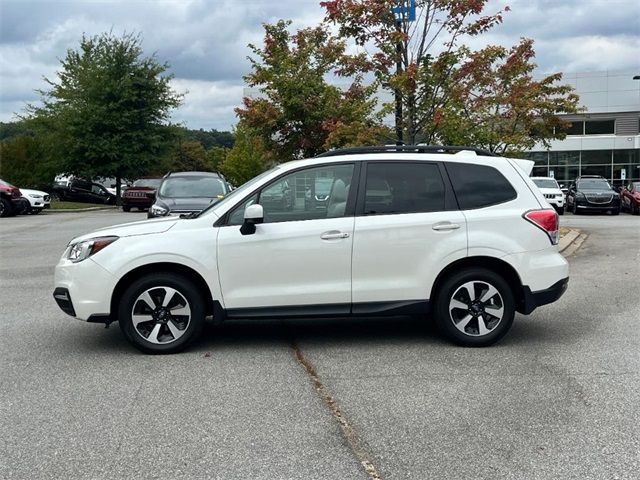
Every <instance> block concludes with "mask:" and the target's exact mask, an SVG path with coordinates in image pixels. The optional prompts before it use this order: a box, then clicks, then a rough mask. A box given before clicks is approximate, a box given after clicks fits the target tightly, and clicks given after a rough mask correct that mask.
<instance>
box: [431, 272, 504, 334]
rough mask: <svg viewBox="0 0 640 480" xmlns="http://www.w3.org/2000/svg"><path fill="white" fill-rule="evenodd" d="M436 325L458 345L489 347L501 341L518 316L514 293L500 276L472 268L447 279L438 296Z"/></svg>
mask: <svg viewBox="0 0 640 480" xmlns="http://www.w3.org/2000/svg"><path fill="white" fill-rule="evenodd" d="M435 300H436V303H435V321H436V324H437V325H438V328H439V329H440V331H441V332H442V333H443V334H445V335H446V336H447V337H448V338H449V339H451V340H452V341H453V342H455V343H457V344H458V345H463V346H467V347H486V346H489V345H492V344H493V343H495V342H497V341H498V340H500V339H501V338H502V337H503V336H504V335H505V334H506V333H507V332H508V331H509V329H510V328H511V324H512V323H513V318H514V316H515V301H514V298H513V292H512V291H511V288H510V287H509V285H508V284H507V282H506V281H505V280H504V279H503V278H502V277H501V276H500V275H498V274H496V273H495V272H493V271H491V270H486V269H483V268H468V269H465V270H461V271H459V272H456V273H454V274H453V275H451V276H450V277H449V278H447V279H446V280H445V281H444V282H443V283H442V285H441V286H440V288H439V290H438V292H437V293H436V299H435Z"/></svg>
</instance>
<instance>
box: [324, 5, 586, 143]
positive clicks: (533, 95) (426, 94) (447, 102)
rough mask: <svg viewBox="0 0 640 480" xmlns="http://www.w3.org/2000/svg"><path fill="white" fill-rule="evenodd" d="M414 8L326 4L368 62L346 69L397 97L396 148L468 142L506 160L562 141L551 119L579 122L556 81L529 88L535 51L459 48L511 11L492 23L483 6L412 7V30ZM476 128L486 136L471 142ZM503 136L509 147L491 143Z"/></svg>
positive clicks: (571, 98)
mask: <svg viewBox="0 0 640 480" xmlns="http://www.w3.org/2000/svg"><path fill="white" fill-rule="evenodd" d="M409 3H410V2H409V1H408V0H327V1H323V2H321V5H322V6H323V7H324V8H325V10H326V19H325V20H326V21H327V22H329V23H330V24H334V25H337V26H338V28H339V34H340V36H341V37H342V38H345V39H347V38H348V39H351V40H352V41H353V42H354V43H355V45H356V46H357V47H359V48H360V49H361V50H362V51H363V52H364V54H365V59H363V58H362V56H360V57H357V58H358V62H357V63H349V61H350V60H351V59H350V58H345V59H344V60H345V62H346V64H345V68H348V69H351V70H353V71H359V72H361V73H373V74H374V76H375V79H376V81H377V82H378V84H379V85H380V86H381V88H383V89H385V90H388V91H390V92H393V93H394V94H395V96H396V137H397V140H398V141H404V142H405V143H409V144H414V143H417V142H424V143H448V142H451V141H452V140H454V141H455V143H457V141H456V140H460V141H462V140H464V141H468V142H471V141H473V142H475V143H474V144H477V145H479V146H480V145H481V146H488V147H489V148H491V149H496V150H503V151H507V150H522V149H523V148H526V146H528V145H529V144H530V143H531V138H533V137H536V136H537V137H536V138H543V139H545V138H557V136H560V138H561V137H562V135H563V133H562V131H561V128H555V127H556V126H562V122H561V121H559V120H558V119H557V118H556V117H555V115H556V114H558V113H572V112H575V111H576V105H577V97H576V96H575V95H572V94H571V93H570V92H571V89H570V88H569V87H567V86H557V85H555V82H557V81H558V80H560V76H559V75H552V76H549V77H546V78H545V79H543V80H541V81H538V82H536V81H534V80H532V78H531V72H532V71H533V68H534V67H535V65H534V64H532V63H531V62H530V60H531V59H532V58H533V47H532V42H531V41H529V40H526V41H523V42H522V43H521V44H520V45H518V46H516V47H514V48H513V49H511V50H508V49H503V48H502V47H494V46H489V47H486V48H485V49H482V50H481V51H479V52H471V51H470V49H469V48H468V47H467V46H465V45H464V43H463V41H466V40H469V39H470V38H472V37H475V36H478V35H481V34H483V33H485V32H487V31H488V30H490V29H491V28H493V27H494V26H496V25H497V24H499V23H501V22H502V20H503V18H502V15H503V13H504V12H507V11H509V7H505V8H504V10H503V11H498V12H496V13H493V14H488V15H487V14H484V10H485V7H486V4H487V0H415V6H416V14H415V21H412V22H409V21H408V19H407V18H406V12H407V10H406V9H407V7H408V5H409ZM398 6H402V7H404V9H401V10H400V11H401V12H403V13H401V14H400V15H399V17H400V18H396V17H395V16H394V13H393V10H392V9H393V8H394V7H398ZM501 62H504V63H501ZM499 86H500V88H498V87H499ZM523 98H526V99H527V101H526V102H524V101H519V102H515V101H511V103H509V99H511V100H515V99H523ZM385 107H386V113H387V114H388V113H390V112H391V111H392V110H393V104H386V105H385ZM489 112H491V115H489ZM496 112H497V113H496ZM498 117H500V118H503V119H505V118H511V123H509V124H508V126H504V125H503V126H501V127H500V128H498V127H497V125H496V124H495V119H496V118H498ZM524 119H526V122H523V121H524ZM534 119H535V122H534V121H533V120H534ZM488 121H491V122H492V125H493V127H489V130H491V128H493V130H492V132H493V134H494V137H492V138H491V140H489V139H488V136H487V128H485V127H486V123H487V122H488ZM503 123H504V122H503ZM533 123H535V125H533ZM476 127H477V128H479V129H481V130H482V132H483V133H482V134H480V133H478V134H477V135H469V134H468V133H469V132H468V130H469V129H475V128H476ZM503 127H504V128H503ZM512 131H517V132H529V134H531V135H533V136H531V135H530V137H529V138H524V136H523V135H515V134H513V135H512V134H511V133H510V132H512ZM507 134H509V136H508V138H506V137H505V138H504V139H503V140H500V141H498V139H496V138H495V135H507ZM554 135H555V137H554ZM516 137H517V139H516ZM525 140H526V141H525Z"/></svg>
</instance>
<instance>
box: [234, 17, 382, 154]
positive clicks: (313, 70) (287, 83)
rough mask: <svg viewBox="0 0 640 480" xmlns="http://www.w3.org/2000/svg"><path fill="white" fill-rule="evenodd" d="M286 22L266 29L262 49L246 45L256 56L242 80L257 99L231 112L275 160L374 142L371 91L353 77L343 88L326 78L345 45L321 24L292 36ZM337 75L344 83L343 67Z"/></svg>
mask: <svg viewBox="0 0 640 480" xmlns="http://www.w3.org/2000/svg"><path fill="white" fill-rule="evenodd" d="M290 24H291V22H289V21H283V20H281V21H279V22H278V23H277V24H275V25H265V26H264V29H265V38H264V47H263V48H258V47H256V46H254V45H250V48H251V49H252V51H253V53H254V54H255V57H256V58H250V60H251V65H252V72H251V73H250V74H249V75H247V76H246V77H245V80H246V81H247V83H248V84H249V86H251V87H256V88H257V89H258V90H259V91H260V95H259V96H257V97H256V98H245V99H244V107H242V108H238V109H236V113H237V115H238V117H239V118H240V121H241V122H242V123H243V125H244V126H246V127H247V128H250V129H251V130H252V131H253V132H254V134H256V135H258V136H259V137H260V138H261V140H262V142H263V145H264V148H265V149H266V150H267V151H269V152H270V153H271V154H272V158H273V159H274V160H276V161H287V160H291V159H294V158H300V157H312V156H314V155H316V154H318V153H320V152H322V151H325V150H327V149H329V148H332V147H337V146H347V145H350V144H354V143H358V144H371V143H377V142H378V141H379V140H380V138H381V136H382V135H383V134H384V133H385V130H384V129H383V128H382V127H381V126H380V123H379V121H378V120H377V119H376V118H375V117H374V110H375V105H376V100H375V97H374V96H373V93H374V91H375V89H374V88H371V87H365V86H363V84H362V78H361V77H360V76H357V75H356V76H355V77H353V78H351V79H350V80H351V83H350V84H349V86H348V87H346V88H344V89H341V88H338V87H337V86H335V85H332V84H330V83H329V82H327V80H326V77H327V76H329V75H331V74H333V73H334V71H336V70H339V69H341V68H342V67H341V65H342V63H343V62H342V58H343V57H345V56H346V54H345V48H346V47H345V44H344V42H342V41H339V40H336V39H335V38H334V37H332V36H331V35H330V34H329V33H327V30H326V29H325V28H323V27H322V26H319V27H316V28H306V29H303V30H299V31H297V32H295V33H293V34H292V33H290V32H289V30H288V28H289V26H290ZM353 61H355V59H354V60H353ZM340 73H341V74H344V75H345V76H344V77H343V79H347V76H346V75H347V74H348V73H349V72H348V71H347V70H346V69H345V70H342V71H341V72H340ZM236 141H238V139H237V138H236ZM232 152H233V151H232Z"/></svg>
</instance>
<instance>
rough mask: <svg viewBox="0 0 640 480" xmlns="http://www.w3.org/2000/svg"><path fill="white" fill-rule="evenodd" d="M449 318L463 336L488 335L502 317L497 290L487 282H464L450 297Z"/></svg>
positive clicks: (502, 306)
mask: <svg viewBox="0 0 640 480" xmlns="http://www.w3.org/2000/svg"><path fill="white" fill-rule="evenodd" d="M449 317H450V319H451V321H452V322H453V324H454V326H455V327H456V328H457V329H458V330H460V331H461V332H462V333H464V334H465V335H470V336H474V337H481V336H484V335H488V334H489V333H491V332H492V331H493V330H494V329H495V328H496V327H497V326H498V325H499V324H500V322H501V321H502V319H503V317H504V300H503V299H502V295H500V292H499V291H498V289H496V288H495V287H494V286H493V285H491V284H490V283H488V282H485V281H482V280H473V281H470V282H466V283H464V284H462V285H460V287H458V289H457V290H456V291H455V292H454V294H453V295H452V296H451V299H450V301H449Z"/></svg>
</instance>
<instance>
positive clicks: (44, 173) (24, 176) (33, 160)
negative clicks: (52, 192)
mask: <svg viewBox="0 0 640 480" xmlns="http://www.w3.org/2000/svg"><path fill="white" fill-rule="evenodd" d="M55 174H56V165H55V164H53V163H51V162H50V161H49V159H48V156H47V154H46V148H45V145H44V144H43V143H42V141H41V139H40V138H38V137H33V136H16V137H12V138H10V139H8V140H4V141H2V142H1V143H0V178H2V179H3V180H6V181H8V182H10V183H13V184H14V185H17V186H18V187H23V188H36V189H39V190H49V186H50V185H51V180H52V179H53V177H54V176H55Z"/></svg>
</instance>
